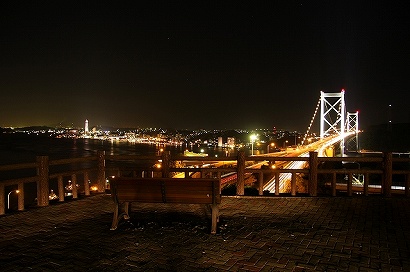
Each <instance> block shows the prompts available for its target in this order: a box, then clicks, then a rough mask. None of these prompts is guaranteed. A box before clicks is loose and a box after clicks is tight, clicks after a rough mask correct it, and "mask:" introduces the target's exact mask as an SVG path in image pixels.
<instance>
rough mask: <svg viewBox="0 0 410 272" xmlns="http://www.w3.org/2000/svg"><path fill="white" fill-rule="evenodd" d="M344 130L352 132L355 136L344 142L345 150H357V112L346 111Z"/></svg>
mask: <svg viewBox="0 0 410 272" xmlns="http://www.w3.org/2000/svg"><path fill="white" fill-rule="evenodd" d="M346 132H354V133H355V137H351V138H349V139H348V140H347V142H346V149H347V150H354V151H358V150H359V112H358V111H356V112H353V113H352V112H348V113H347V120H346Z"/></svg>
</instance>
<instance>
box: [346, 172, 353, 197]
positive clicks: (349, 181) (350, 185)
mask: <svg viewBox="0 0 410 272" xmlns="http://www.w3.org/2000/svg"><path fill="white" fill-rule="evenodd" d="M347 176H348V179H347V195H348V196H352V194H353V174H352V173H349V174H348V175H347Z"/></svg>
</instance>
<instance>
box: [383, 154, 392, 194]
mask: <svg viewBox="0 0 410 272" xmlns="http://www.w3.org/2000/svg"><path fill="white" fill-rule="evenodd" d="M392 175H393V156H392V153H391V152H384V154H383V186H382V192H383V195H384V196H387V197H390V196H391V186H392Z"/></svg>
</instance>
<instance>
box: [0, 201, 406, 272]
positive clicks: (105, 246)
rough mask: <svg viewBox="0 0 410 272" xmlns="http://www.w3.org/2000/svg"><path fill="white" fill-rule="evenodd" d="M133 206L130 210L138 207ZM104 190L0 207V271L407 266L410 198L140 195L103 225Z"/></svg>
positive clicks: (107, 206) (107, 209) (106, 214)
mask: <svg viewBox="0 0 410 272" xmlns="http://www.w3.org/2000/svg"><path fill="white" fill-rule="evenodd" d="M137 208H138V210H137ZM112 210H113V203H112V200H111V197H110V196H109V195H96V196H92V197H87V198H84V199H80V200H76V201H71V202H66V203H63V204H55V205H51V206H48V207H44V208H36V209H30V210H28V211H24V212H18V213H13V214H8V215H6V216H2V217H0V252H1V254H0V271H2V272H5V271H70V272H72V271H410V199H406V198H402V197H392V198H382V197H379V196H377V197H376V196H374V197H363V196H361V197H333V198H332V197H323V198H322V197H240V198H235V197H223V198H222V204H221V208H220V216H221V217H220V223H219V226H218V233H217V234H216V235H212V234H210V218H209V214H208V212H207V210H206V209H205V208H204V207H202V206H200V205H175V204H172V205H166V204H139V205H135V206H133V210H134V212H133V214H132V219H131V220H130V221H129V222H124V221H123V222H122V223H121V224H120V226H119V228H118V229H117V230H116V231H111V230H110V226H111V221H112Z"/></svg>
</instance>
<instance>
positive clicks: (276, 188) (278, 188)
mask: <svg viewBox="0 0 410 272" xmlns="http://www.w3.org/2000/svg"><path fill="white" fill-rule="evenodd" d="M279 194H280V178H279V172H275V196H278V195H279Z"/></svg>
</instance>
